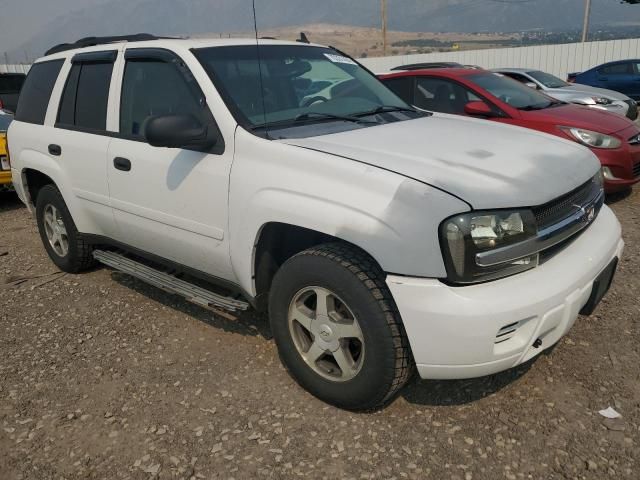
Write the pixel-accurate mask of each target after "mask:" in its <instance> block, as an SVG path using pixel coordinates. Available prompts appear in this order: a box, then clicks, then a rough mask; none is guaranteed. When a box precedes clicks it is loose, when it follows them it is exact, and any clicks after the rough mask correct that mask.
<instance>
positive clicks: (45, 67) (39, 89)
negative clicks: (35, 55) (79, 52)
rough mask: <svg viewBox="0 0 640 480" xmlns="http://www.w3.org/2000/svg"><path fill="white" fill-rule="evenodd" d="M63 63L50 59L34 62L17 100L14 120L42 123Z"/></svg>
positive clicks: (62, 61)
mask: <svg viewBox="0 0 640 480" xmlns="http://www.w3.org/2000/svg"><path fill="white" fill-rule="evenodd" d="M63 63H64V60H52V61H49V62H41V63H36V64H35V65H33V66H32V67H31V70H29V75H28V76H27V79H26V80H25V82H24V85H23V87H22V92H21V93H20V99H19V100H18V108H17V111H16V120H18V121H20V122H27V123H35V124H38V125H44V117H45V116H46V114H47V107H48V106H49V100H50V99H51V92H53V87H54V86H55V84H56V80H57V79H58V75H59V74H60V70H61V69H62V65H63Z"/></svg>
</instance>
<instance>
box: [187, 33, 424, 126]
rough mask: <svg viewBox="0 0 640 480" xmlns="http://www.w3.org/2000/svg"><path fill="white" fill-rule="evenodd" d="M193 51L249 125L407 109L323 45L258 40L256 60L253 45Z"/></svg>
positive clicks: (356, 116)
mask: <svg viewBox="0 0 640 480" xmlns="http://www.w3.org/2000/svg"><path fill="white" fill-rule="evenodd" d="M195 54H196V56H197V57H198V59H199V60H200V62H201V63H202V65H203V66H204V68H205V69H206V71H207V73H208V74H209V76H210V77H211V79H212V80H213V82H214V83H215V84H216V87H217V88H218V90H219V91H220V93H221V94H222V96H223V97H224V98H225V101H226V103H227V105H228V106H229V108H230V110H231V111H232V113H234V115H235V116H236V119H237V120H238V121H239V123H241V124H244V125H245V126H248V127H249V128H252V129H254V130H255V129H259V128H261V127H264V126H265V125H266V126H274V125H275V126H283V125H285V126H286V125H288V124H289V125H291V124H297V123H301V122H305V123H317V122H323V121H334V122H349V121H350V122H352V123H358V122H359V118H361V117H364V116H366V114H369V115H371V114H372V112H374V111H376V110H377V109H381V108H383V109H384V110H385V111H392V110H394V109H399V110H404V109H407V110H412V109H411V107H409V106H408V105H407V104H406V103H404V102H403V101H402V100H401V99H400V98H398V97H397V96H396V95H395V94H394V93H393V92H391V91H390V90H389V89H388V88H387V87H385V86H384V85H383V84H382V83H381V82H380V81H379V80H378V79H377V78H376V77H375V76H373V75H371V74H370V73H369V72H368V71H366V70H365V69H364V68H362V67H360V66H359V65H358V64H357V63H356V62H354V61H353V60H351V59H350V58H348V57H345V56H343V55H340V54H339V53H338V52H336V51H334V50H331V49H328V48H323V47H313V46H307V45H300V46H298V45H261V46H260V49H259V55H260V56H259V58H260V63H258V49H257V48H256V46H255V45H246V46H230V47H213V48H204V49H199V50H196V51H195ZM261 77H262V78H261ZM262 92H264V95H263V94H262ZM372 123H377V122H371V121H369V122H365V121H364V120H363V121H362V125H363V126H366V125H367V124H372Z"/></svg>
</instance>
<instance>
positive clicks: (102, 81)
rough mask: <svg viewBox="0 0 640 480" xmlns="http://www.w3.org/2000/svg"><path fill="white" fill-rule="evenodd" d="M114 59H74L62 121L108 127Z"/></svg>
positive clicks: (62, 122) (98, 128) (59, 119)
mask: <svg viewBox="0 0 640 480" xmlns="http://www.w3.org/2000/svg"><path fill="white" fill-rule="evenodd" d="M112 73H113V63H111V62H91V63H74V64H73V67H71V72H70V73H69V78H68V79H67V84H66V85H65V88H64V92H63V94H62V100H61V102H60V110H59V112H58V124H60V125H62V126H72V127H76V128H81V129H86V130H106V128H107V105H108V103H109V86H110V85H111V74H112Z"/></svg>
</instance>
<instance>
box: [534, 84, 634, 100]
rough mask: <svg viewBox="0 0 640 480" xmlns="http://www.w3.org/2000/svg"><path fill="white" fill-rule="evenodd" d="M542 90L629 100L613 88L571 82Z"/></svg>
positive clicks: (552, 92)
mask: <svg viewBox="0 0 640 480" xmlns="http://www.w3.org/2000/svg"><path fill="white" fill-rule="evenodd" d="M544 92H545V93H547V94H549V95H552V96H553V95H554V94H556V93H557V94H559V95H560V94H562V95H588V96H590V97H592V96H601V97H607V98H610V99H612V100H622V101H623V102H626V101H627V100H631V99H630V98H629V97H627V96H626V95H625V94H624V93H618V92H615V91H613V90H607V89H606V88H598V87H591V86H589V85H582V84H580V83H572V84H571V86H569V87H562V88H549V89H546V90H544Z"/></svg>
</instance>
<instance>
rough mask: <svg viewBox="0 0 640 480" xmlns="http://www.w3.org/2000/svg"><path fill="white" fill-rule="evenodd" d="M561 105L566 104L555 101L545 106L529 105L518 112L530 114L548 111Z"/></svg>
mask: <svg viewBox="0 0 640 480" xmlns="http://www.w3.org/2000/svg"><path fill="white" fill-rule="evenodd" d="M559 105H564V102H560V101H558V100H554V101H552V102H549V103H547V104H544V105H527V106H526V107H520V108H518V110H524V111H525V112H530V111H532V110H546V109H547V108H551V107H557V106H559Z"/></svg>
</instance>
